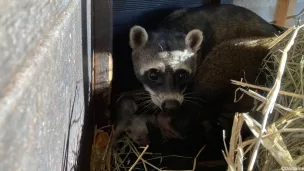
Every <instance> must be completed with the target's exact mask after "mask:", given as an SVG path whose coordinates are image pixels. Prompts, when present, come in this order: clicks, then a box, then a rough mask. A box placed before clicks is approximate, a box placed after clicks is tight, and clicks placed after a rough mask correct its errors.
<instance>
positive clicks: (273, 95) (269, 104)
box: [248, 25, 304, 171]
mask: <svg viewBox="0 0 304 171" xmlns="http://www.w3.org/2000/svg"><path fill="white" fill-rule="evenodd" d="M303 27H304V25H301V26H299V27H297V28H296V29H295V30H294V32H293V35H292V37H291V39H290V40H289V42H288V44H287V46H286V47H285V48H284V50H283V54H282V59H281V62H280V66H279V70H278V74H277V77H276V80H275V83H274V86H273V88H272V90H271V91H270V92H269V94H268V96H267V97H269V100H268V101H266V104H265V107H264V109H263V114H264V119H263V123H262V129H261V132H260V135H259V138H258V142H257V143H256V145H255V147H254V150H253V154H252V156H251V159H250V163H249V167H248V171H252V170H253V166H254V163H255V160H256V157H257V154H258V149H259V147H260V144H261V141H262V135H263V134H264V133H265V132H266V129H265V128H266V124H267V119H268V117H269V114H270V113H271V112H272V110H273V108H274V105H275V101H276V99H277V96H278V94H279V91H280V86H281V80H282V76H283V73H284V71H285V65H286V61H287V57H288V51H289V50H290V49H291V47H292V45H293V44H294V41H295V38H296V36H297V34H298V32H299V30H300V29H301V28H303Z"/></svg>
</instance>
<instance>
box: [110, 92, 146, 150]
mask: <svg viewBox="0 0 304 171" xmlns="http://www.w3.org/2000/svg"><path fill="white" fill-rule="evenodd" d="M117 104H118V105H117V113H116V114H117V117H118V119H117V122H116V124H115V129H114V134H113V141H112V142H113V143H115V141H116V140H117V138H118V137H120V135H121V134H123V133H126V134H127V135H128V137H129V138H130V139H131V140H133V141H134V142H135V143H136V144H138V145H140V146H145V145H147V144H149V137H148V133H149V131H148V128H147V125H146V123H147V121H148V119H149V118H150V116H139V115H136V112H137V110H138V108H137V104H136V103H135V101H134V100H133V99H132V98H128V97H122V98H121V99H119V101H118V102H117Z"/></svg>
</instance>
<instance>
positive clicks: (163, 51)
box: [130, 5, 278, 108]
mask: <svg viewBox="0 0 304 171" xmlns="http://www.w3.org/2000/svg"><path fill="white" fill-rule="evenodd" d="M135 28H138V26H136V27H135ZM135 28H134V27H133V28H132V29H131V32H130V42H135V40H136V36H134V34H133V33H132V30H134V29H135ZM141 31H142V35H149V36H146V37H145V36H143V37H145V38H147V42H145V43H143V44H141V45H140V46H134V44H131V47H132V50H133V51H132V61H133V67H134V71H135V74H136V76H137V78H138V79H139V81H140V82H141V83H142V84H143V85H144V87H145V89H146V90H147V91H149V93H150V94H151V98H152V100H153V102H154V103H155V104H156V105H158V106H159V107H160V108H161V106H160V105H161V103H163V100H160V99H159V96H160V94H162V96H163V95H165V96H168V97H172V94H179V96H183V91H184V90H185V88H186V87H183V88H178V86H176V85H175V84H176V83H175V82H174V81H165V82H163V83H162V84H159V85H158V86H151V84H149V80H147V79H145V77H146V76H145V73H147V71H149V70H150V69H151V68H155V69H158V70H160V71H161V72H163V73H164V74H165V75H166V76H167V77H168V78H169V77H170V76H171V78H172V77H173V73H175V71H176V70H178V69H185V70H187V71H189V73H190V78H193V77H194V75H196V70H197V66H199V65H200V63H201V62H202V61H203V60H204V57H205V56H206V54H208V53H209V52H210V51H211V50H212V48H213V47H214V46H216V45H218V44H219V43H221V42H223V41H227V40H232V39H236V38H245V37H254V36H256V37H270V36H274V35H275V34H278V31H277V30H276V29H275V28H274V27H273V26H272V25H271V24H269V23H267V22H266V21H265V20H263V19H262V18H261V17H259V16H258V15H257V14H255V13H253V12H251V11H250V10H247V9H245V8H243V7H238V6H235V5H219V6H210V7H208V6H206V7H201V8H196V9H185V10H179V11H175V12H173V13H172V14H171V15H169V16H168V17H166V18H165V20H164V21H163V22H162V23H161V24H160V26H159V27H158V29H156V30H155V31H152V32H149V33H147V32H146V31H145V30H144V28H141ZM146 33H147V34H146ZM202 33H203V34H204V41H202V40H203V36H202ZM219 50H220V49H219ZM178 59H184V60H180V61H179V60H178ZM173 63H174V65H173ZM200 69H201V71H200V72H204V68H200ZM226 72H228V71H226ZM215 76H217V75H215ZM167 77H166V78H167ZM189 80H191V79H189ZM177 97H178V96H176V98H177ZM174 98H175V97H174ZM162 99H168V98H167V97H165V98H162Z"/></svg>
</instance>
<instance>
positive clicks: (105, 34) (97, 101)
mask: <svg viewBox="0 0 304 171" xmlns="http://www.w3.org/2000/svg"><path fill="white" fill-rule="evenodd" d="M112 25H113V23H112V1H110V0H93V40H94V45H93V46H94V58H93V69H94V74H93V75H94V78H93V80H94V82H93V102H92V103H93V110H94V122H95V124H96V125H97V126H98V127H100V126H105V125H107V124H108V123H109V118H108V116H107V113H108V110H107V109H108V105H109V102H110V99H109V98H110V94H111V82H112V75H113V74H112V72H113V71H112V70H113V69H112V68H113V66H112V65H113V64H112V37H113V36H112V34H113V31H112V30H113V29H112V27H113V26H112Z"/></svg>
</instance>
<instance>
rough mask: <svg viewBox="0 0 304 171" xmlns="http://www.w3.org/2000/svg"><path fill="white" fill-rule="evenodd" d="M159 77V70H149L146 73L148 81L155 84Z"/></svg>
mask: <svg viewBox="0 0 304 171" xmlns="http://www.w3.org/2000/svg"><path fill="white" fill-rule="evenodd" d="M158 77H159V70H157V69H150V70H149V73H148V78H149V80H151V81H153V82H155V81H157V80H158Z"/></svg>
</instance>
